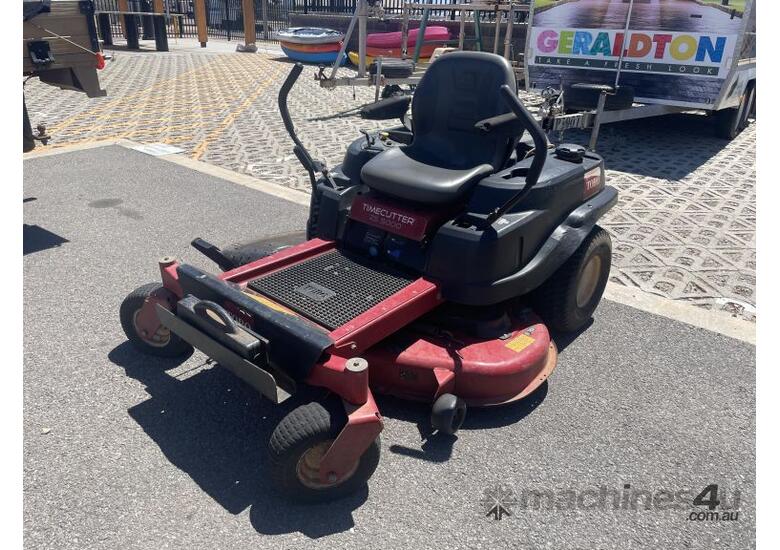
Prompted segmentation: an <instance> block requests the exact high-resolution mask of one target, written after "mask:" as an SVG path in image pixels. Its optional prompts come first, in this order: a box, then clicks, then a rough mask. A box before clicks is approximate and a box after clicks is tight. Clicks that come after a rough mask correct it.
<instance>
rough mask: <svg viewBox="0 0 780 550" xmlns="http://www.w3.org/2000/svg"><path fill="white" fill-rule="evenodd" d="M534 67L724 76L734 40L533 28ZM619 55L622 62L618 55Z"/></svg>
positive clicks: (732, 50) (724, 37)
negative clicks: (621, 51)
mask: <svg viewBox="0 0 780 550" xmlns="http://www.w3.org/2000/svg"><path fill="white" fill-rule="evenodd" d="M531 40H532V41H533V44H534V45H535V49H534V53H535V55H534V57H533V63H534V64H536V65H552V66H558V67H582V68H589V69H596V70H609V71H614V70H616V69H617V67H618V63H621V70H622V71H628V72H648V73H674V74H685V75H691V76H710V77H719V76H723V75H722V74H721V72H722V71H726V70H728V67H729V62H730V61H731V59H732V56H733V55H734V46H735V44H736V40H737V36H736V35H728V36H724V35H717V34H715V35H709V34H700V33H682V32H656V31H629V33H628V39H626V33H624V32H623V31H617V30H602V29H550V28H534V29H532V31H531ZM621 49H623V58H622V60H621V58H620V50H621Z"/></svg>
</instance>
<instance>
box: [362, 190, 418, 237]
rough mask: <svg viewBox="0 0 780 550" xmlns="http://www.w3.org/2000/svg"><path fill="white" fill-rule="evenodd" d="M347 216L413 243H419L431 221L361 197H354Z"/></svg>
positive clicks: (372, 199)
mask: <svg viewBox="0 0 780 550" xmlns="http://www.w3.org/2000/svg"><path fill="white" fill-rule="evenodd" d="M349 216H350V218H352V219H353V220H357V221H359V222H363V223H365V224H368V225H371V226H374V227H378V228H380V229H384V230H385V231H389V232H390V233H394V234H396V235H401V236H404V237H407V238H409V239H412V240H415V241H421V240H422V239H423V237H425V232H426V231H427V229H428V223H429V222H430V220H431V218H430V217H428V216H426V215H425V214H424V213H419V212H414V211H411V210H406V209H405V208H400V207H398V206H395V205H392V204H388V203H385V202H383V201H380V200H377V199H375V198H368V197H365V196H363V195H360V196H358V197H356V198H355V200H354V201H353V202H352V209H351V211H350V214H349Z"/></svg>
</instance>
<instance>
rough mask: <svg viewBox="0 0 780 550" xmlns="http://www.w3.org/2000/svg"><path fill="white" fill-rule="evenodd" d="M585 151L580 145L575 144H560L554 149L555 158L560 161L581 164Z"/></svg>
mask: <svg viewBox="0 0 780 550" xmlns="http://www.w3.org/2000/svg"><path fill="white" fill-rule="evenodd" d="M585 153H586V149H585V147H583V146H582V145H577V144H576V143H562V144H560V145H559V146H558V147H556V148H555V156H556V157H558V158H559V159H561V160H567V161H569V162H576V163H580V162H582V158H583V157H584V156H585Z"/></svg>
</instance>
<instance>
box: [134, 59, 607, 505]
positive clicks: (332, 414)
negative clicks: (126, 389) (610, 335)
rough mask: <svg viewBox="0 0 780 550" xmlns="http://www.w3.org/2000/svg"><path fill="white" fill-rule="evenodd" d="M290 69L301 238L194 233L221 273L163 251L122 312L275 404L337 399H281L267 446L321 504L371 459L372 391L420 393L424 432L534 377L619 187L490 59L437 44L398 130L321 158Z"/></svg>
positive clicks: (576, 304) (545, 371) (444, 428)
mask: <svg viewBox="0 0 780 550" xmlns="http://www.w3.org/2000/svg"><path fill="white" fill-rule="evenodd" d="M301 71H302V66H300V65H296V66H295V67H294V68H293V70H292V72H291V74H290V76H289V77H288V78H287V81H286V82H285V84H284V86H283V87H282V90H281V92H280V94H279V107H280V111H281V113H282V117H283V119H284V122H285V126H286V127H287V130H288V132H289V133H290V136H291V137H292V139H293V141H294V142H295V148H294V151H295V154H296V156H297V158H298V159H299V160H300V161H301V163H302V164H303V165H304V167H305V168H306V170H307V171H308V173H309V176H310V178H311V182H312V186H313V189H312V203H311V208H310V217H309V222H308V224H307V234H308V235H307V237H308V240H306V241H305V242H302V243H300V244H296V245H292V246H287V247H281V248H279V249H277V250H269V251H266V252H263V253H259V254H257V255H256V257H255V259H253V260H252V261H249V262H248V263H245V265H236V263H237V262H236V261H235V258H236V255H235V254H234V255H233V256H232V258H231V255H230V254H227V253H223V252H222V251H221V250H220V249H218V248H217V247H215V246H213V245H209V244H208V243H205V241H202V240H196V241H195V242H194V243H193V244H195V245H196V248H198V249H199V250H201V251H203V252H204V253H206V255H207V256H209V257H210V258H212V259H214V260H215V261H216V262H217V263H218V264H219V265H220V267H221V268H222V269H223V272H222V273H220V274H219V275H212V274H210V273H206V272H204V271H202V270H200V269H198V268H196V267H193V266H191V265H187V264H180V263H178V262H177V261H176V260H174V259H171V258H164V259H163V260H161V262H160V271H161V275H162V285H159V284H151V285H146V286H143V287H141V288H139V289H137V290H136V291H134V292H133V293H131V294H130V295H129V296H128V297H127V299H126V300H125V301H124V303H123V304H122V307H121V312H120V313H121V320H122V326H123V328H124V330H125V333H126V334H127V336H128V338H129V339H130V341H131V342H132V343H133V344H135V345H136V346H137V347H138V348H139V349H140V350H142V351H144V352H146V353H149V354H152V355H158V356H177V355H180V354H185V353H188V352H189V351H191V347H192V346H194V347H195V348H198V349H199V350H201V351H202V352H203V353H205V354H206V355H208V356H209V357H210V358H212V359H214V360H215V361H217V362H218V363H219V364H220V365H222V366H223V367H225V368H227V369H229V370H231V371H232V372H234V373H235V374H236V375H237V376H239V377H240V378H242V379H243V380H244V381H246V382H247V383H248V384H250V385H251V386H253V387H254V388H256V389H257V390H258V391H259V392H260V393H262V394H263V395H264V396H266V397H267V398H268V399H270V400H271V401H272V402H274V403H280V402H282V401H284V400H285V399H287V398H289V397H290V396H291V395H292V394H294V393H295V391H296V387H298V386H301V385H307V386H316V387H321V388H325V389H326V390H328V391H329V392H330V393H332V394H335V395H336V396H338V398H340V400H341V403H340V404H339V406H338V408H336V409H334V408H333V407H328V406H326V405H325V404H324V403H321V402H316V401H315V402H311V403H307V404H304V405H301V406H299V407H298V408H295V409H293V410H292V412H290V413H289V414H288V415H287V416H286V417H284V419H283V420H282V421H281V422H280V423H279V425H278V426H277V427H276V429H275V431H274V433H273V435H272V437H271V441H270V454H271V465H272V472H271V474H272V475H273V477H274V480H275V482H276V483H277V485H278V486H279V487H280V489H281V490H282V491H283V492H284V493H286V494H288V495H289V496H291V497H294V498H298V499H303V500H326V499H331V498H336V497H339V496H342V495H345V494H347V493H349V492H351V491H354V490H356V489H358V488H359V487H361V486H362V485H363V484H365V482H366V480H367V479H368V478H369V477H370V476H371V474H372V473H373V471H374V469H375V468H376V466H377V462H378V460H379V450H380V446H379V433H380V432H381V431H382V417H381V415H380V413H379V410H378V408H377V405H376V402H375V401H374V397H373V394H374V392H376V393H382V394H391V395H394V396H398V397H401V398H405V399H410V400H416V401H424V402H430V403H433V409H432V413H431V422H432V425H433V427H434V428H436V429H437V430H439V431H440V432H444V433H447V434H452V433H454V432H455V431H457V430H458V428H459V427H460V425H461V424H462V422H463V420H464V417H465V415H466V407H467V406H475V407H483V406H489V405H501V404H505V403H510V402H513V401H516V400H518V399H521V398H523V397H525V396H527V395H529V394H530V393H531V392H533V391H534V390H535V389H536V388H537V387H539V386H540V385H541V384H542V383H543V382H544V381H545V380H546V379H547V378H548V377H549V375H550V373H551V372H552V370H553V369H554V368H555V364H556V359H557V351H556V347H555V344H554V343H553V341H552V340H551V338H550V333H549V331H548V327H550V328H553V329H556V330H559V331H575V330H578V329H580V328H582V327H583V326H584V325H585V324H586V323H587V322H588V320H589V319H590V317H591V314H592V313H593V312H594V310H595V309H596V306H597V305H598V303H599V301H600V299H601V295H602V293H603V291H604V287H605V285H606V282H607V277H608V274H609V269H610V261H611V244H610V239H609V236H608V235H607V233H606V232H605V231H604V230H603V229H601V228H600V227H599V226H598V225H596V221H597V220H598V219H599V217H600V216H602V215H603V214H604V213H605V212H606V211H607V210H608V209H609V208H611V207H612V206H613V205H614V204H615V202H616V200H617V192H616V191H615V189H614V188H612V187H606V186H605V183H604V163H603V160H602V159H601V158H600V157H599V156H598V155H595V154H593V153H590V152H587V151H586V150H585V149H583V148H581V147H579V146H577V145H562V146H559V147H557V148H555V149H552V148H551V147H550V146H549V145H548V142H547V139H546V136H545V134H544V132H543V131H542V130H541V129H540V128H539V126H538V125H537V123H536V121H535V120H534V119H533V117H532V116H531V115H530V114H529V113H528V111H527V110H526V109H525V107H524V106H523V104H522V103H521V102H520V100H519V99H518V97H517V89H516V84H515V78H514V74H513V71H512V68H511V67H510V65H509V64H508V63H507V62H506V61H505V60H504V59H503V58H501V57H499V56H496V55H492V54H487V53H478V52H455V53H450V54H447V55H445V56H442V57H441V58H440V59H438V60H437V61H435V62H434V63H433V64H431V66H430V68H429V69H428V70H427V71H426V73H425V76H424V77H423V79H422V80H421V82H420V84H419V86H418V87H417V89H416V90H415V93H414V96H413V98H412V99H411V106H412V115H413V128H412V129H410V128H408V127H406V126H401V127H397V128H391V129H389V130H387V131H383V132H378V133H375V134H366V135H365V136H364V137H363V138H360V139H358V140H356V141H355V142H353V143H352V144H351V145H350V146H349V147H348V150H347V153H346V156H345V158H344V162H343V163H342V164H340V165H338V166H337V167H335V168H334V169H333V170H328V169H327V168H326V167H325V166H324V164H322V163H321V162H318V161H314V160H312V158H311V157H310V156H309V153H308V152H307V151H306V149H305V148H304V147H303V145H302V144H301V142H300V141H299V140H298V138H297V137H296V135H295V131H294V128H293V124H292V121H291V120H290V116H289V113H288V111H287V94H288V93H289V91H290V88H291V87H292V86H293V84H294V83H295V80H296V79H297V78H298V76H299V75H300V73H301ZM407 124H409V123H408V121H407ZM409 126H411V124H409ZM531 307H533V308H534V309H533V310H532V309H531Z"/></svg>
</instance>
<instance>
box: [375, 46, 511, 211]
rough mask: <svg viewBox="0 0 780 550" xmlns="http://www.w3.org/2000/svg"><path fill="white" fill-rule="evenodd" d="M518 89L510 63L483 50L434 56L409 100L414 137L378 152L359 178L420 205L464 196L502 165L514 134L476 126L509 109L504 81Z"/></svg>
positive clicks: (449, 200) (504, 163)
mask: <svg viewBox="0 0 780 550" xmlns="http://www.w3.org/2000/svg"><path fill="white" fill-rule="evenodd" d="M504 84H507V85H509V86H510V87H511V88H512V89H513V90H516V89H517V84H516V82H515V75H514V72H513V71H512V67H511V66H510V65H509V62H508V61H507V60H506V59H504V58H503V57H500V56H498V55H495V54H490V53H485V52H454V53H448V54H447V55H444V56H442V57H440V58H439V59H437V60H436V61H435V62H434V63H432V64H431V65H430V67H429V68H428V70H426V71H425V75H424V76H423V78H422V80H420V84H419V85H418V86H417V89H416V90H415V92H414V96H413V98H412V116H413V121H414V138H413V140H412V143H411V145H407V146H400V147H393V148H391V149H388V150H386V151H383V152H382V153H380V154H378V155H377V156H375V157H374V158H373V159H371V160H370V161H369V162H367V163H366V164H365V165H364V166H363V168H362V170H361V173H360V175H361V179H362V180H363V183H365V184H366V185H368V186H369V187H370V188H371V189H374V190H376V191H378V192H380V193H382V194H385V195H388V196H391V197H396V198H399V199H403V200H408V201H414V202H418V203H423V204H446V203H451V202H454V201H457V200H459V199H462V198H463V197H464V196H465V195H466V194H467V193H468V191H469V190H470V189H471V188H472V187H473V186H474V184H476V183H477V182H478V181H479V180H480V179H482V178H484V177H486V176H488V175H490V174H491V173H493V172H495V171H497V170H500V169H502V168H504V167H505V165H506V163H507V161H508V160H509V157H510V155H511V153H512V151H513V149H514V146H515V143H516V142H517V139H518V137H519V136H507V135H506V134H503V135H502V134H501V133H500V132H496V133H487V134H486V133H483V132H481V131H480V130H478V129H477V128H475V124H476V123H477V122H478V121H480V120H484V119H486V118H491V117H495V116H498V115H502V114H505V113H508V112H509V107H507V106H506V103H505V102H504V99H503V98H502V96H501V92H500V89H501V86H502V85H504Z"/></svg>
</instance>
